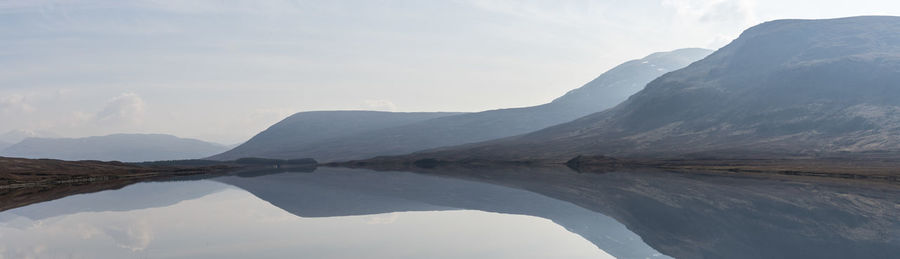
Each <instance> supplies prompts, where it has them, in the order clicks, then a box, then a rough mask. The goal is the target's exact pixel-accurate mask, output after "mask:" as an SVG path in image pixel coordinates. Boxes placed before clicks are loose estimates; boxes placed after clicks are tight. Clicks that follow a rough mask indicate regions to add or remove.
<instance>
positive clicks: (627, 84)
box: [213, 49, 710, 162]
mask: <svg viewBox="0 0 900 259" xmlns="http://www.w3.org/2000/svg"><path fill="white" fill-rule="evenodd" d="M709 53H710V51H709V50H705V49H680V50H675V51H671V52H661V53H654V54H652V55H649V56H647V57H645V58H642V59H638V60H632V61H628V62H625V63H623V64H621V65H619V66H617V67H615V68H613V69H611V70H609V71H608V72H606V73H603V74H602V75H600V76H598V77H597V78H596V79H594V80H592V81H591V82H589V83H587V84H585V85H584V86H582V87H580V88H578V89H575V90H572V91H570V92H569V93H567V94H566V95H564V96H562V97H559V98H557V99H556V100H554V101H552V102H550V103H547V104H543V105H539V106H532V107H524V108H512V109H500V110H491V111H484V112H478V113H466V114H458V115H453V116H443V117H439V118H434V119H430V120H422V121H418V122H415V123H409V124H406V125H400V126H395V127H386V128H381V129H374V130H366V131H360V132H355V133H356V134H341V136H340V137H335V136H334V135H328V136H316V135H314V134H316V133H317V132H321V130H320V128H321V126H319V125H317V124H331V123H336V122H334V121H330V120H329V119H331V118H325V119H324V120H292V119H291V118H289V119H286V120H285V121H288V120H291V121H294V122H295V123H293V124H290V125H278V124H276V125H275V126H273V127H272V128H270V129H269V130H266V131H264V132H262V133H260V134H259V135H257V136H255V137H254V138H253V139H251V140H250V141H248V142H247V143H245V144H244V145H242V146H239V147H237V148H235V149H234V150H232V151H229V152H226V153H224V154H222V155H218V156H214V157H213V158H215V159H233V158H235V157H237V156H254V157H269V158H295V157H311V158H314V159H316V160H318V161H320V162H329V161H339V160H350V159H362V158H368V157H374V156H378V155H396V154H405V153H410V152H415V151H419V150H425V149H431V148H437V147H442V146H451V145H459V144H465V143H473V142H478V141H485V140H490V139H496V138H502V137H508V136H513V135H518V134H523V133H527V132H531V131H535V130H539V129H542V128H546V127H549V126H553V125H556V124H560V123H564V122H568V121H571V120H574V119H576V118H579V117H582V116H584V115H588V114H591V113H594V112H598V111H602V110H604V109H607V108H609V107H612V106H614V105H616V104H618V103H620V102H622V101H624V100H625V99H626V98H628V96H629V95H631V94H633V93H635V92H637V91H640V90H641V89H642V88H643V87H644V86H645V85H646V84H647V83H648V82H650V81H651V80H653V79H654V78H656V77H658V76H660V75H662V74H664V73H666V72H669V71H673V70H676V69H679V68H682V67H684V66H686V65H688V64H690V63H691V62H693V61H696V60H698V59H700V58H703V57H704V56H706V55H708V54H709ZM279 124H282V123H279ZM354 128H359V126H355V127H354ZM273 129H278V130H277V131H275V130H273ZM313 129H314V130H313ZM276 136H280V137H281V138H285V139H294V138H301V139H304V140H305V141H302V142H300V141H290V142H289V143H285V142H280V141H274V140H273V139H275V138H276ZM306 140H309V141H306Z"/></svg>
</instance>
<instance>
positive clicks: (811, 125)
mask: <svg viewBox="0 0 900 259" xmlns="http://www.w3.org/2000/svg"><path fill="white" fill-rule="evenodd" d="M898 133H900V17H852V18H841V19H828V20H778V21H771V22H766V23H763V24H760V25H758V26H755V27H753V28H750V29H748V30H747V31H745V32H744V33H743V34H741V36H740V37H739V38H738V39H736V40H734V41H733V42H731V43H730V44H728V45H727V46H725V47H723V48H722V49H720V50H718V51H716V52H715V53H713V54H711V55H709V56H708V57H706V58H705V59H703V60H700V61H698V62H695V63H693V64H691V65H690V66H688V67H686V68H684V69H681V70H678V71H675V72H672V73H668V74H666V75H664V76H662V77H660V78H658V79H656V80H654V81H653V82H651V83H650V84H648V85H647V87H646V88H645V89H644V90H642V91H641V92H639V93H637V94H635V95H634V96H632V97H630V98H629V99H628V100H627V101H625V102H624V103H622V104H621V105H618V106H617V107H615V108H612V109H609V110H606V111H604V112H600V113H595V114H592V115H589V116H586V117H583V118H580V119H578V120H575V121H572V122H570V123H566V124H562V125H558V126H555V127H552V128H548V129H545V130H541V131H537V132H534V133H530V134H527V135H521V136H516V137H511V138H507V139H502V140H497V141H493V142H486V143H479V144H473V145H469V146H462V147H454V148H449V149H446V150H441V151H434V152H430V153H422V154H415V155H414V157H430V158H443V159H449V160H454V159H468V158H482V159H500V160H521V159H548V158H549V159H567V158H571V157H573V156H576V155H580V154H589V155H610V156H619V157H624V156H631V157H685V156H699V157H744V158H749V157H762V158H770V157H786V156H799V157H821V156H836V155H863V154H873V153H880V154H882V155H883V154H884V153H887V154H892V153H893V152H897V151H900V134H898Z"/></svg>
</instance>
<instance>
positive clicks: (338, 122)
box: [210, 111, 460, 161]
mask: <svg viewBox="0 0 900 259" xmlns="http://www.w3.org/2000/svg"><path fill="white" fill-rule="evenodd" d="M457 114H460V113H448V112H413V113H402V112H376V111H314V112H300V113H296V114H294V115H291V116H290V117H287V118H285V119H284V120H282V121H280V122H278V123H276V124H275V125H272V126H271V127H269V128H268V129H266V130H265V131H263V132H260V133H259V134H257V135H256V136H253V138H251V139H250V140H248V141H247V142H244V143H243V144H241V145H238V146H237V147H235V148H234V149H231V150H228V151H227V152H224V153H221V154H218V155H215V156H212V157H210V159H215V160H233V159H238V158H242V157H265V158H285V159H292V158H309V157H312V156H308V155H307V154H306V153H305V152H304V151H305V149H308V148H309V146H311V145H315V144H316V143H317V142H325V143H329V142H333V141H334V140H335V139H340V138H343V137H347V136H352V135H355V134H359V133H363V132H369V131H374V130H380V129H385V128H391V127H397V126H401V125H406V124H411V123H416V122H421V121H426V120H429V119H434V118H439V117H444V116H450V115H457ZM348 148H352V147H348ZM317 159H318V158H317ZM320 161H321V160H320Z"/></svg>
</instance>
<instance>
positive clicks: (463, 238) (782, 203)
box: [0, 168, 900, 258]
mask: <svg viewBox="0 0 900 259" xmlns="http://www.w3.org/2000/svg"><path fill="white" fill-rule="evenodd" d="M235 187H237V188H235ZM238 188H239V189H238ZM241 189H242V190H244V191H246V192H244V191H242V190H241ZM250 194H252V195H250ZM254 196H255V197H254ZM898 201H900V190H898V188H896V187H894V186H890V185H864V186H851V185H846V184H839V183H827V182H825V183H821V182H820V183H806V182H796V181H787V180H771V179H752V178H737V177H723V176H705V175H692V174H676V173H666V172H650V171H642V172H617V173H606V174H578V173H574V172H571V171H569V170H566V169H560V168H516V169H491V170H486V169H479V170H474V169H441V170H427V171H422V172H416V173H410V172H374V171H368V170H356V169H340V168H319V169H318V170H317V171H315V172H313V173H274V174H242V175H238V176H225V177H217V178H213V179H212V181H209V180H199V181H177V182H153V183H141V184H135V185H131V186H128V187H126V188H123V189H121V190H113V191H104V192H99V193H92V194H84V195H74V196H69V197H66V198H63V199H59V200H55V201H50V202H44V203H38V204H33V205H29V206H25V207H21V208H17V209H13V210H9V211H5V212H0V255H6V257H11V258H18V257H23V256H27V255H30V254H38V255H40V254H43V255H45V256H46V255H52V256H62V255H70V254H72V255H82V256H83V255H92V256H88V257H97V256H100V257H118V256H128V257H134V256H135V255H136V254H141V255H143V256H146V257H151V258H152V257H210V258H211V257H221V256H233V257H241V255H244V256H247V255H258V256H274V257H284V256H290V255H294V256H297V255H300V257H310V258H323V257H342V256H344V257H346V256H353V257H368V258H372V257H385V258H388V257H390V258H396V257H410V258H413V257H422V256H425V257H436V256H437V257H447V258H452V257H481V258H503V257H505V258H514V257H515V258H521V257H532V258H542V257H557V258H559V257H566V258H573V257H587V258H592V257H606V256H610V255H611V256H615V257H619V258H667V257H669V256H672V257H677V258H890V257H892V256H894V255H896V254H900V220H898V217H897V216H898V215H900V205H898V204H900V203H898ZM272 205H274V206H272ZM541 218H543V219H541ZM547 220H549V221H547ZM550 221H552V223H555V224H552V223H550ZM398 222H399V223H398ZM373 225H375V226H380V227H373ZM560 226H561V227H562V228H559V227H560ZM566 230H567V231H568V232H571V233H574V234H577V235H573V234H570V233H568V232H567V231H566ZM587 242H590V243H592V245H590V243H587ZM585 244H588V245H587V246H585ZM598 248H599V249H598ZM354 252H356V253H355V254H354Z"/></svg>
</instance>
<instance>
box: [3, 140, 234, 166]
mask: <svg viewBox="0 0 900 259" xmlns="http://www.w3.org/2000/svg"><path fill="white" fill-rule="evenodd" d="M224 150H225V146H223V145H219V144H215V143H209V142H204V141H201V140H196V139H185V138H178V137H175V136H171V135H163V134H114V135H107V136H98V137H86V138H27V139H25V140H23V141H22V142H19V143H18V144H15V145H12V146H10V147H7V148H6V149H4V150H3V151H2V152H0V155H2V156H7V157H23V158H52V159H62V160H103V161H111V160H115V161H122V162H141V161H157V160H180V159H195V158H203V157H207V156H210V155H212V154H216V153H219V152H222V151H224Z"/></svg>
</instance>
